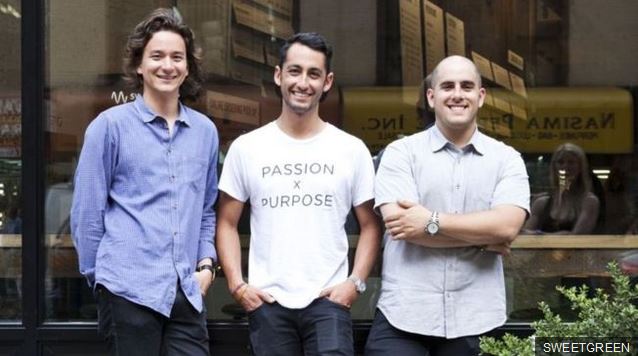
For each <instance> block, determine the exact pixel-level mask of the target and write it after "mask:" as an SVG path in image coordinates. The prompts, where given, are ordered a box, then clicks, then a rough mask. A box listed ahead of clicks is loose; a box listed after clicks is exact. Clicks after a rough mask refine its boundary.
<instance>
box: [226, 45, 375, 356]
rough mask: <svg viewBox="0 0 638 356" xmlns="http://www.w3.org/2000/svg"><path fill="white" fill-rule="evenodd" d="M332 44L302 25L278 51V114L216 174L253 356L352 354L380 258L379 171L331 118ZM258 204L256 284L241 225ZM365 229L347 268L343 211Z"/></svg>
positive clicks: (239, 144) (254, 217) (229, 264)
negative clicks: (375, 205) (327, 99)
mask: <svg viewBox="0 0 638 356" xmlns="http://www.w3.org/2000/svg"><path fill="white" fill-rule="evenodd" d="M331 57H332V50H331V48H330V46H329V45H328V44H327V43H326V41H325V39H324V38H323V37H321V36H320V35H319V34H316V33H300V34H297V35H295V36H293V37H291V38H290V39H288V40H287V41H286V43H285V44H284V45H283V47H282V48H281V50H280V64H279V66H277V68H276V69H275V75H274V80H275V83H276V84H277V85H278V86H279V87H280V89H281V96H282V108H281V115H280V116H279V117H278V118H277V119H276V120H275V121H273V122H271V123H269V124H267V125H265V126H263V127H261V128H259V129H256V130H254V131H252V132H250V133H247V134H245V135H243V136H240V137H239V138H237V140H235V141H234V142H233V144H232V146H231V147H230V150H229V152H228V155H227V157H226V160H225V162H224V169H223V172H222V175H221V178H220V183H219V189H220V190H221V191H222V194H221V198H220V205H219V211H218V226H217V240H216V242H217V248H218V251H219V256H220V260H221V263H222V266H223V268H224V272H225V274H226V277H227V278H228V287H229V289H230V291H231V294H232V296H233V297H234V298H235V300H237V302H238V303H240V304H241V305H242V306H243V307H244V309H245V310H246V311H247V312H248V314H249V321H250V341H251V345H252V348H253V351H254V352H255V354H256V355H286V356H294V355H304V354H305V355H353V354H354V351H353V338H352V321H351V318H350V313H349V308H350V306H351V305H352V303H353V302H354V300H355V299H356V298H357V293H360V292H363V291H364V290H365V283H364V281H365V280H366V278H367V277H368V274H369V273H370V270H371V268H372V266H373V264H374V260H375V258H376V255H377V253H378V248H379V244H380V242H379V235H380V230H379V226H378V223H377V220H376V217H375V215H374V212H373V210H372V199H373V195H374V194H373V185H374V169H373V165H372V159H371V157H370V153H369V151H368V149H367V148H366V146H365V145H364V144H363V142H362V141H361V140H359V139H357V138H355V137H353V136H351V135H349V134H347V133H345V132H343V131H341V130H339V129H337V128H336V127H334V126H332V125H330V124H329V123H326V122H324V121H323V120H322V119H321V118H320V117H319V102H320V101H321V99H322V98H323V97H324V96H325V95H326V94H327V93H328V91H329V90H330V88H331V86H332V84H333V80H334V74H333V73H332V72H331V71H330V60H331ZM247 203H248V204H250V211H251V218H250V219H251V221H250V223H251V237H250V252H249V263H248V266H249V282H248V283H246V282H245V281H244V280H243V275H242V270H241V252H240V240H239V235H238V232H237V223H238V220H239V217H240V214H241V212H242V209H243V207H244V205H245V204H247ZM352 207H354V211H355V214H356V216H357V219H358V220H359V224H360V226H361V234H360V237H359V243H358V245H357V252H356V256H355V260H354V266H353V269H352V274H350V275H349V276H348V249H349V245H348V238H347V235H346V232H345V229H344V224H345V220H346V216H347V215H348V212H349V211H350V210H351V208H352Z"/></svg>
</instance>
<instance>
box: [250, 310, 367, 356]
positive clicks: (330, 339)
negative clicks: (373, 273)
mask: <svg viewBox="0 0 638 356" xmlns="http://www.w3.org/2000/svg"><path fill="white" fill-rule="evenodd" d="M248 319H249V321H250V345H251V347H252V350H253V353H254V354H255V355H257V356H275V355H281V356H296V355H300V356H301V355H305V356H314V355H347V356H351V355H354V345H353V339H352V319H351V318H350V311H349V310H348V309H346V308H344V307H343V306H341V305H338V304H336V303H333V302H331V301H329V300H328V299H326V298H319V299H316V300H315V301H313V302H312V303H311V304H310V305H309V306H307V307H305V308H303V309H288V308H284V307H282V306H281V305H279V304H277V303H273V304H268V303H264V304H263V305H262V306H260V307H259V308H257V309H256V310H254V311H252V312H250V313H249V314H248Z"/></svg>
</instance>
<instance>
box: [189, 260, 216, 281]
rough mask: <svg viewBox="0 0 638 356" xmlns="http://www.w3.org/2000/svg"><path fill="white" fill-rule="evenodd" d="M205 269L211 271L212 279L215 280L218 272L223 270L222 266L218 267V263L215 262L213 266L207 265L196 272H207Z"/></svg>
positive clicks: (198, 267)
mask: <svg viewBox="0 0 638 356" xmlns="http://www.w3.org/2000/svg"><path fill="white" fill-rule="evenodd" d="M205 269H207V270H209V271H210V273H212V274H213V277H212V279H215V275H216V274H217V271H218V270H220V269H221V266H220V265H218V264H217V263H215V262H213V264H212V265H209V264H205V265H201V266H197V268H196V269H195V271H197V272H201V271H203V270H205Z"/></svg>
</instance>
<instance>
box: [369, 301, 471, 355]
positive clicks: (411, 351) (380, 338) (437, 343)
mask: <svg viewBox="0 0 638 356" xmlns="http://www.w3.org/2000/svg"><path fill="white" fill-rule="evenodd" d="M478 354H479V338H478V336H466V337H460V338H456V339H446V338H443V337H434V336H425V335H419V334H412V333H408V332H405V331H402V330H399V329H397V328H395V327H394V326H392V325H391V324H390V323H389V322H388V319H386V317H385V315H383V313H382V312H381V311H380V310H378V309H377V312H376V315H375V317H374V322H373V323H372V328H371V329H370V334H369V335H368V341H367V343H366V351H365V355H366V356H386V355H400V356H451V355H454V356H477V355H478Z"/></svg>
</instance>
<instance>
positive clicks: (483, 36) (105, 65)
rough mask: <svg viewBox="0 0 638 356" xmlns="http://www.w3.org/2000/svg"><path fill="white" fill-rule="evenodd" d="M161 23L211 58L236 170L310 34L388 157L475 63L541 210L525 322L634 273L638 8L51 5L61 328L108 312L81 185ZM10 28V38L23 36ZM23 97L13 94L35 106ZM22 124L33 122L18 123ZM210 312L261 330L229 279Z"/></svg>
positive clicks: (207, 102)
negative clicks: (81, 162) (90, 151)
mask: <svg viewBox="0 0 638 356" xmlns="http://www.w3.org/2000/svg"><path fill="white" fill-rule="evenodd" d="M159 6H169V7H171V6H174V7H175V8H176V9H177V10H178V11H179V12H180V14H181V15H182V16H183V18H184V20H185V22H186V23H187V24H189V26H190V27H191V28H193V30H194V31H195V34H196V37H197V40H198V42H199V44H200V45H201V47H202V48H203V54H204V67H205V70H206V72H207V81H206V83H205V93H204V95H203V97H202V98H201V99H200V100H198V101H197V102H193V103H189V105H190V106H192V107H194V108H195V109H197V110H199V111H201V112H202V113H205V114H206V115H207V116H209V117H210V118H211V120H213V122H214V123H215V124H216V126H217V128H218V130H219V134H220V162H219V164H220V167H222V166H223V159H224V155H225V153H226V152H227V150H228V147H229V145H230V143H231V142H232V141H233V140H234V139H235V138H237V137H238V136H239V135H240V134H242V133H245V132H248V131H250V130H253V129H255V128H257V127H260V126H262V125H264V124H266V123H268V122H270V121H272V120H274V119H275V118H276V117H277V116H278V114H279V109H280V101H279V100H280V99H279V97H278V96H277V94H276V91H277V90H278V88H277V87H276V86H275V85H274V83H273V71H274V67H275V65H277V64H278V57H277V56H278V54H277V49H278V47H279V46H280V45H281V44H282V42H283V39H284V38H286V37H288V36H289V35H290V34H292V33H294V32H295V31H317V32H320V33H322V34H324V35H325V36H326V37H327V38H328V39H329V40H330V41H331V42H332V44H333V46H334V59H333V71H334V73H335V78H336V86H335V88H333V90H332V92H331V93H330V94H329V96H328V97H327V100H326V101H325V102H323V103H322V104H321V107H320V108H321V113H320V114H321V117H322V118H323V119H324V120H326V121H329V122H331V123H333V124H334V125H336V126H338V127H340V128H342V129H344V130H346V131H348V132H349V133H351V134H353V135H355V136H357V137H359V138H361V139H362V140H363V141H364V142H365V143H366V145H367V146H368V148H369V149H370V151H371V153H372V154H373V155H376V154H378V153H379V151H381V150H382V149H383V148H384V147H385V146H386V145H387V144H389V143H390V142H392V141H393V140H395V139H396V138H398V137H400V136H402V135H409V134H412V133H415V132H418V131H420V130H423V129H424V128H426V127H428V126H429V125H431V124H432V123H433V121H434V117H433V113H432V112H431V111H430V110H429V109H428V108H427V103H426V101H425V100H424V85H425V83H424V81H423V79H424V77H425V76H426V75H427V74H428V73H430V72H431V71H432V69H433V68H434V66H435V65H436V63H437V62H438V61H440V60H441V59H442V58H444V57H445V56H447V55H452V54H458V55H462V56H466V57H468V58H470V59H471V60H473V61H474V63H475V64H476V65H477V67H478V69H479V72H480V73H481V76H482V80H483V84H484V85H485V87H486V88H487V93H488V96H487V99H486V102H485V105H484V107H483V108H482V109H481V111H480V113H479V126H480V129H481V130H482V131H483V132H485V133H487V134H488V135H490V136H493V137H496V138H497V139H499V140H502V141H504V142H505V143H507V144H509V145H511V146H513V147H514V148H516V149H517V150H518V151H519V152H521V154H522V155H523V158H524V160H525V162H526V166H527V170H528V174H529V176H530V184H531V188H532V203H533V204H532V205H533V207H534V206H535V207H536V208H535V209H533V212H532V216H531V218H530V221H529V222H528V224H527V225H526V227H525V230H524V231H523V235H522V236H521V237H519V238H518V239H517V241H516V242H515V243H514V245H513V253H512V254H511V255H510V256H509V257H506V258H505V265H506V282H507V290H508V307H509V310H508V312H509V318H510V319H509V320H510V321H512V322H514V321H516V322H518V321H530V320H533V319H534V318H536V317H538V312H537V309H536V306H537V302H538V301H540V300H546V301H548V302H549V303H550V305H552V306H555V307H556V308H559V309H560V308H562V309H565V308H564V307H565V303H564V301H563V300H562V299H561V298H560V296H559V295H558V293H557V292H556V291H555V290H554V285H555V284H557V283H562V284H566V285H575V284H582V283H584V284H586V285H589V286H590V287H594V288H596V287H601V288H607V287H608V284H609V280H608V278H607V274H606V271H605V265H606V263H607V262H608V261H611V260H618V261H623V262H624V263H625V264H626V265H628V266H629V267H631V266H633V265H632V264H631V263H634V262H632V261H633V260H632V249H636V248H638V239H637V238H636V235H635V232H636V231H638V227H637V226H638V223H637V221H638V220H637V219H636V216H637V215H636V212H637V211H638V174H637V173H638V169H636V158H635V157H636V154H635V153H636V148H635V147H636V146H635V132H636V129H635V122H636V111H635V104H634V103H635V100H636V96H637V93H638V90H637V89H636V88H637V85H638V67H637V66H635V64H634V63H633V62H634V60H635V58H637V57H638V31H637V30H636V26H635V25H634V19H633V16H632V15H633V14H635V13H637V12H638V5H636V4H633V3H629V2H623V1H601V0H587V1H546V0H534V1H522V0H521V1H509V0H499V1H477V2H471V3H470V2H467V1H460V0H457V1H442V0H432V1H428V0H399V1H373V0H364V1H356V2H350V1H336V0H335V1H293V0H255V1H241V0H190V1H179V0H173V1H168V0H166V1H160V0H155V1H152V0H147V1H136V2H134V3H133V2H127V1H74V0H56V1H47V2H46V15H47V21H48V27H47V40H48V44H47V48H46V51H47V52H46V53H47V57H46V58H47V63H46V66H47V73H48V75H49V77H48V82H47V93H48V94H47V100H48V102H47V105H48V106H47V107H48V120H49V121H48V126H47V132H46V133H47V137H48V141H47V144H48V147H47V167H46V169H47V181H46V187H47V194H46V197H45V202H44V205H45V233H46V236H45V237H46V240H45V241H46V246H47V261H46V263H47V265H46V266H47V267H46V268H47V269H46V281H45V287H46V292H45V293H46V295H45V300H46V303H47V310H46V317H47V319H48V320H51V321H66V320H94V319H95V318H96V311H95V302H94V300H93V297H92V295H91V292H90V291H89V290H88V288H87V285H86V282H85V281H84V279H83V278H82V277H81V276H80V275H79V273H78V268H77V257H76V254H75V251H74V249H73V246H72V243H71V238H70V235H69V233H70V232H69V226H68V223H69V221H68V216H69V208H70V204H71V198H72V194H73V187H72V177H73V173H74V169H75V164H76V162H77V159H78V155H79V152H80V148H81V146H82V142H83V134H84V130H85V129H86V127H87V125H88V124H89V122H90V121H91V120H92V119H93V118H95V116H96V115H97V114H98V113H99V112H101V111H102V110H104V109H106V108H108V107H110V106H113V105H117V104H119V103H123V102H126V101H130V100H132V98H133V97H134V94H135V93H132V92H130V91H129V90H128V89H126V87H125V85H124V82H123V81H122V79H121V76H122V71H121V63H122V61H121V58H122V49H123V46H124V44H125V41H126V36H127V34H128V32H129V31H130V30H131V29H132V28H133V26H134V25H135V24H136V23H137V22H139V21H140V19H142V18H143V17H144V16H145V15H146V14H147V13H148V12H149V11H150V10H151V9H153V8H156V7H159ZM603 15H604V16H603ZM1 16H5V17H7V19H9V17H8V16H10V15H4V14H2V15H1ZM601 19H605V20H604V21H602V20H601ZM11 21H13V22H15V26H16V27H15V29H13V27H9V32H8V33H10V34H11V33H15V34H16V35H15V42H16V44H15V45H14V46H18V44H17V43H18V42H19V41H18V37H19V36H18V33H19V32H18V30H19V19H18V20H15V21H14V20H13V19H12V20H11ZM11 21H9V24H5V23H7V22H6V21H3V22H2V24H1V25H0V26H14V24H13V22H11ZM12 29H13V30H12ZM11 31H13V32H11ZM12 38H13V37H11V36H9V37H8V38H7V37H5V38H3V41H14V39H12ZM9 46H12V44H11V43H9ZM15 53H16V51H7V52H5V56H9V57H0V58H3V59H2V62H1V63H0V66H9V67H8V71H9V72H11V71H12V70H14V68H15V67H17V65H18V64H19V61H18V59H17V58H19V57H15ZM79 54H81V55H79ZM14 62H15V63H16V64H15V65H14V64H12V63H14ZM12 65H13V66H12ZM0 68H3V67H0ZM18 72H19V71H18ZM10 78H11V77H10V76H8V77H7V76H3V77H2V78H0V80H3V81H7V80H12V79H10ZM18 79H19V78H15V83H8V84H9V85H8V86H6V85H5V86H3V88H4V87H9V88H15V90H16V92H19V83H18ZM11 95H12V94H11V92H9V94H7V96H8V97H11ZM17 98H19V96H17ZM0 99H2V97H0ZM2 100H5V99H2ZM18 103H19V101H18ZM8 107H9V106H7V105H5V106H4V108H8ZM18 107H19V105H18ZM0 109H2V108H0ZM0 113H3V112H2V111H0ZM3 115H4V114H3ZM7 115H8V116H7V117H9V118H12V117H14V116H15V115H18V116H17V117H18V118H19V112H18V113H17V114H15V115H14V114H11V113H10V114H7ZM11 115H14V116H11ZM18 122H19V121H18ZM18 139H19V137H18ZM565 143H570V144H571V145H568V147H570V148H572V153H571V154H567V155H566V156H565V157H562V158H561V159H559V158H558V156H559V155H562V154H563V153H562V150H561V149H562V148H565V146H564V144H565ZM18 147H19V145H18ZM574 147H576V148H574ZM1 152H3V151H1V150H0V153H1ZM568 156H569V157H568ZM2 157H3V158H2V159H3V160H5V161H6V162H7V164H8V165H9V166H10V167H13V170H10V172H11V173H6V174H7V178H6V179H7V181H6V182H0V183H2V184H4V191H5V197H9V196H11V198H7V201H6V203H4V202H3V200H1V199H2V198H1V197H2V196H1V194H0V209H4V207H5V204H6V209H9V210H7V213H3V214H5V215H3V217H8V216H9V214H10V213H9V211H10V208H11V203H13V202H15V199H17V197H19V189H18V188H11V189H15V191H16V192H17V193H16V195H15V198H14V196H13V195H12V194H13V191H10V188H9V187H14V186H16V187H17V185H15V184H14V185H12V184H13V183H11V182H14V181H12V179H14V180H17V179H19V172H20V170H19V153H18V154H17V155H16V156H6V155H5V156H2ZM552 157H556V158H554V159H553V158H552ZM570 157H571V158H570ZM16 159H17V161H16ZM570 159H571V160H570ZM559 161H561V162H560V163H559ZM568 161H569V162H568ZM570 162H571V163H570ZM568 164H571V167H572V168H568ZM2 178H3V179H4V176H2ZM16 182H17V181H16ZM16 184H17V183H16ZM581 185H582V187H584V188H583V189H580V188H579V187H580V186H581ZM577 188H578V189H577ZM1 189H2V187H0V190H1ZM579 189H580V190H579ZM539 199H540V200H539ZM583 202H589V203H588V204H586V203H583ZM583 204H585V205H583ZM539 214H543V215H539ZM581 214H587V215H581ZM581 216H584V218H582V219H580V223H579V222H578V221H579V217H581ZM3 219H4V218H3ZM3 221H4V220H3ZM356 225H357V224H356V221H354V220H353V219H350V220H349V221H348V223H347V229H348V233H349V238H350V245H351V247H352V248H351V253H350V255H351V261H350V262H352V256H354V247H355V246H356V241H357V237H358V236H357V234H358V231H357V227H356ZM240 234H241V235H242V247H243V256H244V272H245V273H246V272H247V267H246V266H247V255H248V253H247V252H248V248H249V242H248V241H249V234H250V231H249V228H248V220H247V216H244V217H243V218H242V220H241V223H240ZM2 236H13V235H2ZM7 250H9V249H7ZM1 260H2V261H3V262H2V263H4V261H5V260H4V259H1ZM381 263H382V261H380V262H379V263H378V264H377V267H376V268H375V270H374V271H373V274H372V276H371V278H370V280H369V281H368V290H367V291H366V293H365V294H364V295H363V296H362V297H361V298H359V300H358V301H357V303H356V304H355V305H354V306H353V309H352V312H353V317H354V319H356V320H371V318H372V317H373V315H374V310H375V305H376V300H377V298H378V295H379V292H380V285H381V281H380V272H379V271H380V265H381ZM18 266H19V263H18ZM7 270H8V269H7ZM1 272H3V273H4V271H1ZM18 274H19V273H16V274H15V275H18ZM4 281H6V283H8V284H6V283H5V284H6V285H7V286H8V287H6V288H5V289H6V291H7V292H5V293H9V291H10V290H11V288H10V287H11V285H12V284H11V283H13V284H16V285H17V282H15V278H14V279H13V280H12V279H11V278H5V279H4ZM1 288H2V286H0V293H2V292H3V289H1ZM0 295H1V294H0ZM7 295H8V294H7ZM206 303H207V306H208V311H209V318H210V319H212V320H242V321H245V318H244V313H242V311H241V309H240V308H239V307H238V305H236V304H235V303H234V301H233V299H232V298H231V297H230V295H229V294H228V291H227V287H226V281H225V279H224V277H223V274H222V276H221V277H220V278H218V280H217V282H216V283H215V284H214V286H213V287H212V289H211V291H210V292H209V294H208V296H207V298H206ZM0 310H4V309H1V308H0Z"/></svg>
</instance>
